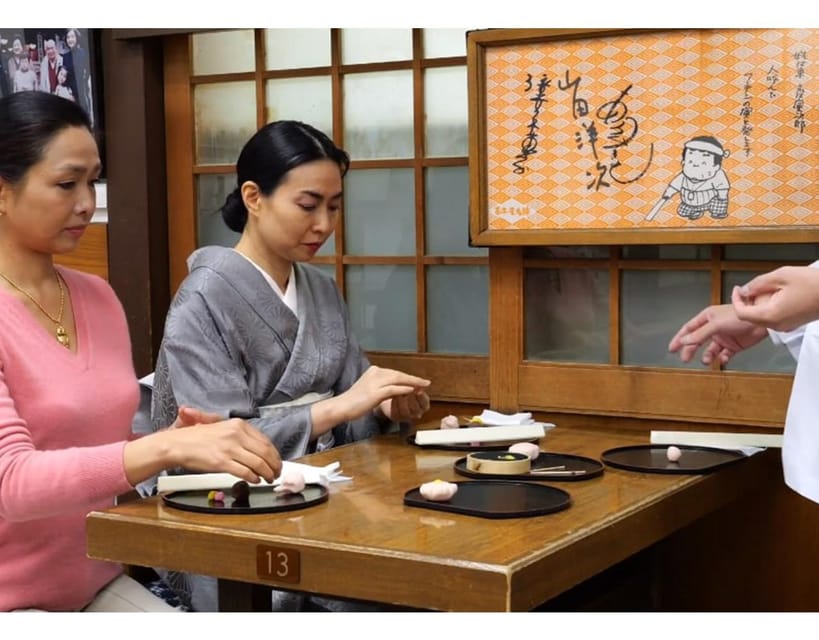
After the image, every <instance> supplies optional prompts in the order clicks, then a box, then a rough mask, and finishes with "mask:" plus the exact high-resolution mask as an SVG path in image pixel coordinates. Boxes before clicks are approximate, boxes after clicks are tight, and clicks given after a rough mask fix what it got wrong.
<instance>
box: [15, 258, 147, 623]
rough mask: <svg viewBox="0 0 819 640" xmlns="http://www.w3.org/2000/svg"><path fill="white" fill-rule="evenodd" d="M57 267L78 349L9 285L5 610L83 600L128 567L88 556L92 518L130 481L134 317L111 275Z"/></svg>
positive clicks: (62, 607) (72, 605)
mask: <svg viewBox="0 0 819 640" xmlns="http://www.w3.org/2000/svg"><path fill="white" fill-rule="evenodd" d="M60 273H61V274H62V275H63V276H64V278H65V281H66V283H67V284H68V288H69V290H70V292H71V301H72V304H73V309H74V318H75V322H76V326H77V336H72V339H73V340H76V344H77V346H78V348H77V352H76V354H75V353H72V352H71V351H69V350H68V349H66V348H65V347H63V346H62V345H60V344H59V343H58V342H57V340H56V339H55V336H54V335H53V334H52V333H50V332H47V331H46V330H45V328H44V327H43V326H42V325H40V324H39V323H38V322H37V321H36V320H35V319H34V317H33V316H32V315H31V313H30V312H29V311H28V310H27V309H26V307H25V306H24V305H23V304H22V303H21V302H20V301H19V300H18V299H17V298H15V297H14V296H12V295H11V294H9V293H8V292H7V291H6V290H5V289H0V549H1V550H2V555H0V611H7V610H10V609H18V608H37V609H48V610H55V611H66V610H72V609H79V608H82V607H84V606H85V605H86V604H88V603H89V602H90V601H91V600H92V599H93V597H94V595H95V594H96V593H97V591H99V590H100V589H101V588H102V587H103V586H105V584H106V583H108V582H109V581H111V580H112V579H113V578H114V577H116V576H117V575H119V574H120V573H121V572H122V567H121V566H119V565H117V564H113V563H109V562H101V561H96V560H89V559H88V558H87V557H86V545H85V516H86V514H88V512H89V511H92V510H94V509H104V508H106V507H110V506H111V505H112V504H113V499H114V496H116V495H119V494H122V493H125V492H127V491H128V490H129V489H130V488H131V486H130V485H129V483H128V481H127V480H126V478H125V470H124V468H123V459H122V455H123V448H124V445H125V441H126V439H127V438H128V437H129V435H130V426H131V420H132V418H133V415H134V412H135V410H136V406H137V401H138V389H137V382H136V376H135V373H134V368H133V364H132V360H131V343H130V338H129V336H128V327H127V324H126V321H125V315H124V313H123V310H122V306H121V305H120V303H119V301H118V300H117V298H116V296H115V294H114V292H113V291H112V290H111V288H110V287H109V286H108V284H107V283H106V282H105V281H104V280H102V279H101V278H98V277H96V276H91V275H87V274H83V273H80V272H77V271H72V270H69V269H65V268H60Z"/></svg>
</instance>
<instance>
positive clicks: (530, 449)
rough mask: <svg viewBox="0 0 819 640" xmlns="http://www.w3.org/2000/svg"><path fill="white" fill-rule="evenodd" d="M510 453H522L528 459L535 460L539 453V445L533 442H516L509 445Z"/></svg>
mask: <svg viewBox="0 0 819 640" xmlns="http://www.w3.org/2000/svg"><path fill="white" fill-rule="evenodd" d="M509 451H510V453H522V454H523V455H525V456H529V460H535V459H536V458H537V457H538V456H539V455H540V447H538V446H537V445H536V444H535V443H534V442H516V443H515V444H513V445H512V446H510V447H509Z"/></svg>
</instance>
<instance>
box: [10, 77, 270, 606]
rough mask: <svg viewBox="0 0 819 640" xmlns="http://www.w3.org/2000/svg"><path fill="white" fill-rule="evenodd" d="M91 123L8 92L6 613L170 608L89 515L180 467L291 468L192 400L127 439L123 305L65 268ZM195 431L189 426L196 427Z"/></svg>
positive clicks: (89, 186) (88, 198) (89, 204)
mask: <svg viewBox="0 0 819 640" xmlns="http://www.w3.org/2000/svg"><path fill="white" fill-rule="evenodd" d="M99 172H100V158H99V153H98V150H97V145H96V142H95V141H94V138H93V136H92V135H91V132H90V125H89V122H88V117H87V115H86V114H85V112H84V111H83V110H82V109H81V108H80V107H79V106H77V104H76V103H73V102H70V101H68V100H64V99H62V98H59V97H58V96H54V95H50V94H46V93H41V92H25V93H17V94H13V95H11V96H7V97H5V98H3V99H0V549H2V550H3V553H2V559H0V611H9V610H15V609H44V610H55V611H71V610H89V611H100V610H118V611H128V610H130V611H138V610H161V609H162V608H165V609H170V608H169V607H167V605H164V603H163V602H161V601H160V600H159V599H157V598H155V597H154V596H152V595H151V594H150V593H149V592H148V591H147V590H145V589H142V587H141V586H140V585H139V584H138V583H136V582H135V581H133V580H132V579H131V578H129V577H127V576H125V575H124V574H123V572H122V567H121V566H119V565H117V564H113V563H108V562H101V561H97V560H90V559H88V558H87V557H86V546H85V517H86V514H87V513H88V512H89V511H92V510H94V509H104V508H106V507H109V506H111V505H112V504H113V500H114V497H115V496H117V495H119V494H122V493H125V492H127V491H129V490H130V489H131V488H132V487H133V486H134V485H135V484H136V483H138V482H141V481H142V480H145V479H146V478H149V477H151V476H153V475H155V474H156V473H158V472H159V471H161V470H163V469H166V468H169V467H175V466H182V467H185V468H187V469H191V470H198V471H221V472H228V473H232V474H234V475H237V476H240V477H242V478H244V479H246V480H248V481H250V482H257V481H258V480H259V479H260V478H265V479H266V480H268V481H271V480H273V478H274V477H275V476H276V475H277V474H278V473H279V471H280V470H281V460H280V458H279V455H278V452H277V451H276V449H275V448H274V447H273V446H272V445H271V443H270V441H269V440H268V439H267V438H266V437H264V436H263V435H261V433H259V432H258V431H257V430H256V429H254V428H252V427H251V426H250V425H248V424H247V423H246V422H244V421H243V420H238V419H232V420H226V421H221V422H215V423H213V424H207V425H202V424H199V423H202V422H212V419H211V418H212V416H208V415H205V414H202V413H200V412H198V411H196V410H193V409H187V408H183V409H180V413H179V417H178V418H177V420H176V421H175V422H174V424H173V425H171V427H170V428H169V429H165V430H162V431H158V432H156V433H153V434H151V435H147V436H144V437H142V438H139V439H136V440H129V435H130V427H131V421H132V418H133V415H134V412H135V410H136V407H137V402H138V388H137V381H136V376H135V372H134V369H133V365H132V359H131V344H130V339H129V336H128V327H127V323H126V319H125V314H124V312H123V310H122V307H121V305H120V303H119V301H118V300H117V298H116V296H115V294H114V292H113V291H112V290H111V288H110V287H109V286H108V284H107V283H106V282H105V281H104V280H102V279H100V278H98V277H96V276H91V275H87V274H84V273H80V272H77V271H73V270H71V269H66V268H63V267H55V265H54V261H53V256H54V255H58V254H64V253H67V252H69V251H71V250H73V249H74V248H75V247H76V246H77V243H78V242H79V241H80V238H81V237H82V235H83V231H84V230H85V228H86V227H87V225H88V223H89V221H90V219H91V216H92V215H93V213H94V209H95V204H96V203H95V191H94V183H95V182H96V180H97V178H98V175H99ZM183 427H184V428H183Z"/></svg>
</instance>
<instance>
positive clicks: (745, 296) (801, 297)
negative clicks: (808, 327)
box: [731, 267, 819, 331]
mask: <svg viewBox="0 0 819 640" xmlns="http://www.w3.org/2000/svg"><path fill="white" fill-rule="evenodd" d="M731 302H732V303H733V305H734V310H735V311H736V314H737V317H738V318H740V319H742V320H746V321H748V322H754V323H756V324H761V325H764V326H765V327H769V328H771V329H776V330H777V331H791V330H793V329H796V328H797V327H800V326H802V325H803V324H806V323H808V322H811V321H813V320H816V319H819V269H814V268H813V267H780V268H779V269H774V270H773V271H770V272H768V273H765V274H762V275H761V276H757V277H756V278H754V279H753V280H751V281H750V282H749V283H748V284H746V285H745V286H743V287H734V290H733V293H732V294H731Z"/></svg>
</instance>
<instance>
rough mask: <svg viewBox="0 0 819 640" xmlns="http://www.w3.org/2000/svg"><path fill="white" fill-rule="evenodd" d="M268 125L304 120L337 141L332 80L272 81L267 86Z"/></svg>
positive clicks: (326, 77)
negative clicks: (280, 121)
mask: <svg viewBox="0 0 819 640" xmlns="http://www.w3.org/2000/svg"><path fill="white" fill-rule="evenodd" d="M265 96H266V98H267V112H266V114H265V117H266V121H267V122H273V121H274V120H300V121H302V122H306V123H307V124H311V125H313V126H314V127H315V128H316V129H319V130H321V131H323V132H324V133H326V134H327V135H328V136H329V137H330V138H332V137H333V102H332V84H331V81H330V76H313V77H309V78H287V79H285V80H268V81H267V83H266V84H265Z"/></svg>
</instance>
